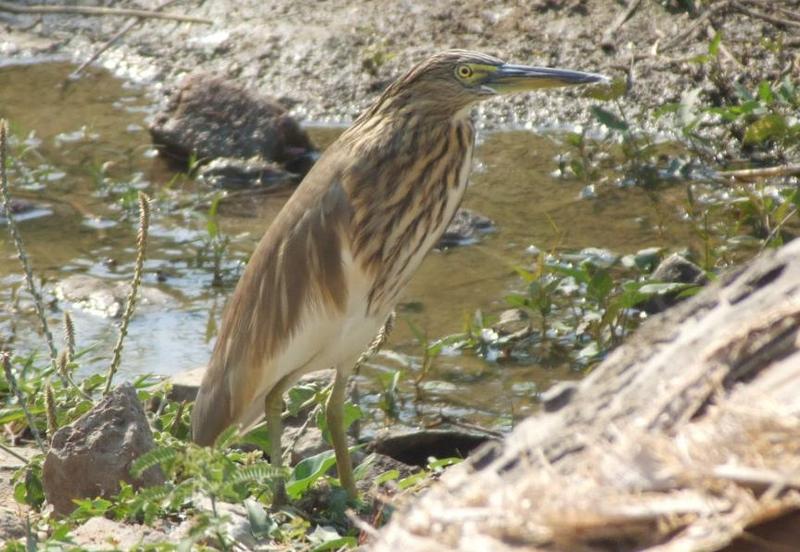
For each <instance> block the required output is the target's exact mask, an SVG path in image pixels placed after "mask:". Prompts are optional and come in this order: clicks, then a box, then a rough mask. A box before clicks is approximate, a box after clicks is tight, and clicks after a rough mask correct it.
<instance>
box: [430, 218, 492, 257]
mask: <svg viewBox="0 0 800 552" xmlns="http://www.w3.org/2000/svg"><path fill="white" fill-rule="evenodd" d="M492 231H494V223H493V222H492V221H491V220H490V219H489V218H487V217H484V216H483V215H479V214H477V213H474V212H472V211H470V210H469V209H459V210H458V211H456V214H455V216H454V217H453V220H452V221H451V222H450V224H449V225H448V226H447V228H446V229H445V231H444V234H442V237H441V238H440V239H439V243H438V244H437V246H436V247H438V248H440V249H446V248H448V247H456V246H458V245H469V244H472V243H475V242H476V241H478V238H479V237H480V236H481V234H486V233H487V232H492Z"/></svg>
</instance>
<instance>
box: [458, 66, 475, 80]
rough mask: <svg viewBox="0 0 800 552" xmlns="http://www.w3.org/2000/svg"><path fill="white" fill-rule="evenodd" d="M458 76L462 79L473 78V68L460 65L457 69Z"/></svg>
mask: <svg viewBox="0 0 800 552" xmlns="http://www.w3.org/2000/svg"><path fill="white" fill-rule="evenodd" d="M456 75H458V76H459V77H460V78H462V79H468V78H470V77H471V76H472V68H471V67H470V66H469V65H459V66H458V67H457V68H456Z"/></svg>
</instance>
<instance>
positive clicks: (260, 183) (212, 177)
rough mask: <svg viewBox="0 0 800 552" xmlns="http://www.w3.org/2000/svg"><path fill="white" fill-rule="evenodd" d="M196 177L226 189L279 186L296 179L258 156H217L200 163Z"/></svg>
mask: <svg viewBox="0 0 800 552" xmlns="http://www.w3.org/2000/svg"><path fill="white" fill-rule="evenodd" d="M197 177H198V178H200V179H201V180H203V181H205V182H206V183H208V184H209V185H211V186H213V187H215V188H223V189H226V190H237V189H244V188H253V187H260V188H267V189H270V188H280V187H281V186H284V185H287V184H291V183H293V182H294V181H295V180H296V175H294V174H292V173H289V172H286V171H284V170H283V169H281V167H280V166H279V165H276V164H275V163H270V162H268V161H264V160H263V159H261V158H260V157H252V158H250V159H238V158H232V157H218V158H216V159H214V160H212V161H211V162H210V163H207V164H205V165H202V166H201V167H200V168H199V169H198V171H197Z"/></svg>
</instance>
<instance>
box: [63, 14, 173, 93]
mask: <svg viewBox="0 0 800 552" xmlns="http://www.w3.org/2000/svg"><path fill="white" fill-rule="evenodd" d="M177 1H178V0H166V2H164V3H163V4H161V5H160V6H158V7H157V8H156V9H155V10H154V11H156V12H160V11H161V10H163V9H166V8H168V7H169V6H171V5H172V4H174V3H175V2H177ZM144 20H145V18H144V17H136V18H134V19H131V20H130V21H128V22H127V23H126V24H125V25H124V26H123V27H121V28H120V29H119V30H118V31H117V32H116V33H114V36H112V37H111V38H109V39H108V40H107V41H106V43H105V44H103V45H102V46H101V47H100V49H98V50H97V51H96V52H95V53H94V54H92V56H91V57H90V58H89V59H87V60H86V61H84V62H83V63H81V64H80V66H79V67H78V68H77V69H75V70H74V71H73V72H72V73H70V75H69V78H71V79H75V78H77V77H78V76H79V75H80V74H81V73H82V72H83V70H84V69H86V68H87V67H88V66H89V65H91V64H92V63H94V62H95V61H97V59H98V58H99V57H100V56H102V55H103V53H104V52H105V51H106V50H108V49H109V48H111V46H113V45H114V44H115V43H116V42H117V41H118V40H119V39H120V38H122V37H123V36H125V35H126V34H128V32H129V31H130V30H131V29H133V28H134V27H135V26H136V25H138V24H139V23H141V22H142V21H144Z"/></svg>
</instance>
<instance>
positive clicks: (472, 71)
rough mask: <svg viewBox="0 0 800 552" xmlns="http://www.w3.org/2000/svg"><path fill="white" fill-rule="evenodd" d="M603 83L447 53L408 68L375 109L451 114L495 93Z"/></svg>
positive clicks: (598, 77)
mask: <svg viewBox="0 0 800 552" xmlns="http://www.w3.org/2000/svg"><path fill="white" fill-rule="evenodd" d="M605 80H607V78H606V77H604V76H602V75H598V74H595V73H584V72H581V71H571V70H567V69H553V68H548V67H531V66H526V65H512V64H509V63H505V62H504V61H502V60H500V59H497V58H495V57H492V56H488V55H485V54H481V53H479V52H471V51H467V50H450V51H447V52H442V53H439V54H436V55H434V56H432V57H430V58H428V59H427V60H425V61H423V62H421V63H419V64H418V65H416V66H414V67H413V68H411V69H410V70H409V71H408V72H407V73H406V74H405V75H404V76H402V77H400V78H399V79H397V80H396V81H395V82H394V83H392V84H391V85H390V86H389V88H388V89H387V90H386V91H385V92H384V95H383V96H382V98H381V99H380V100H379V102H378V105H376V107H380V106H383V107H390V108H396V109H413V108H422V109H426V110H427V111H430V112H438V113H440V114H442V115H452V114H454V113H457V112H459V111H461V110H463V109H464V108H466V107H469V106H470V105H472V104H474V103H476V102H479V101H481V100H483V99H486V98H489V97H492V96H496V95H498V94H510V93H514V92H527V91H530V90H538V89H541V88H553V87H559V86H571V85H576V84H589V83H594V82H600V81H605Z"/></svg>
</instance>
